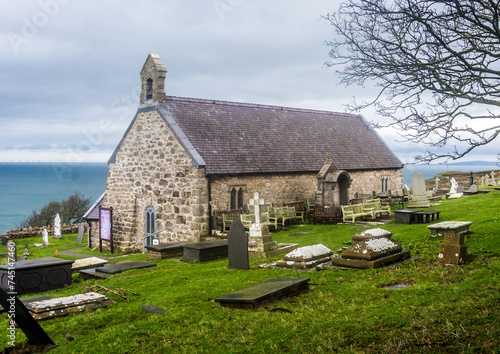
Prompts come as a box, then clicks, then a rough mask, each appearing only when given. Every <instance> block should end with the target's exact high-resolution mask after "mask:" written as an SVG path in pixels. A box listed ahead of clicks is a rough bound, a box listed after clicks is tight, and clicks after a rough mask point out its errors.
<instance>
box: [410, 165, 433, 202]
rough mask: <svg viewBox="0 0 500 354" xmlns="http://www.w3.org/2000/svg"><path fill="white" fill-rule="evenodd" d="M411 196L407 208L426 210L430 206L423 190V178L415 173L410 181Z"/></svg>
mask: <svg viewBox="0 0 500 354" xmlns="http://www.w3.org/2000/svg"><path fill="white" fill-rule="evenodd" d="M411 183H412V188H413V196H412V200H411V202H410V204H408V208H428V207H430V206H431V203H430V202H429V198H427V192H426V190H425V178H424V176H423V175H422V174H421V173H416V174H414V175H413V177H412V179H411Z"/></svg>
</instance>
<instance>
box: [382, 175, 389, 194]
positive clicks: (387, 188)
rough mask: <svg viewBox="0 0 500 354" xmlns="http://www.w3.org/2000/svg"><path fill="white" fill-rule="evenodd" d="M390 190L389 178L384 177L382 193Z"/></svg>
mask: <svg viewBox="0 0 500 354" xmlns="http://www.w3.org/2000/svg"><path fill="white" fill-rule="evenodd" d="M388 190H389V177H382V192H387V191H388Z"/></svg>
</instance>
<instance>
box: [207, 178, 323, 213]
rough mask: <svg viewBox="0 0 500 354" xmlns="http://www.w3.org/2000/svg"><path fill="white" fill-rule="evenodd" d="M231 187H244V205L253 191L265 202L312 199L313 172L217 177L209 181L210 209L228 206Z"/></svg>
mask: <svg viewBox="0 0 500 354" xmlns="http://www.w3.org/2000/svg"><path fill="white" fill-rule="evenodd" d="M233 188H236V189H239V188H243V204H244V205H245V206H246V205H247V204H248V201H249V199H251V198H253V196H254V193H255V192H259V194H260V197H261V198H263V199H264V200H265V202H266V203H268V202H270V203H273V204H274V205H283V203H286V202H293V201H298V200H303V199H306V198H314V193H315V191H316V173H303V174H277V175H235V176H224V177H219V178H217V179H216V180H214V181H212V182H211V194H212V210H228V209H230V199H231V190H232V189H233Z"/></svg>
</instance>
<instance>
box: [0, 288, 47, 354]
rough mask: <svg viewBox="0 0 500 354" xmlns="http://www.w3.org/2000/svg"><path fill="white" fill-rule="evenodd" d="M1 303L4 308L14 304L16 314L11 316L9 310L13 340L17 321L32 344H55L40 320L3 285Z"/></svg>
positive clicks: (9, 329)
mask: <svg viewBox="0 0 500 354" xmlns="http://www.w3.org/2000/svg"><path fill="white" fill-rule="evenodd" d="M0 305H2V306H3V308H4V309H10V308H11V306H12V305H14V313H13V315H14V316H11V313H10V312H9V324H10V327H8V331H9V333H10V335H12V337H9V336H8V337H9V339H11V338H12V341H14V340H15V338H16V336H15V330H16V329H15V326H14V322H15V323H16V324H17V325H18V326H19V327H20V328H21V329H22V330H23V332H24V334H25V335H26V337H27V338H28V342H29V343H30V344H33V345H42V346H48V345H54V342H52V340H51V339H50V337H49V336H48V335H47V333H45V331H44V330H43V329H42V327H40V325H39V324H38V322H36V321H35V319H34V318H33V317H32V316H31V314H30V312H29V311H28V309H27V308H26V306H24V304H23V303H22V302H21V300H19V299H18V298H17V297H16V296H14V295H10V294H8V292H7V289H6V288H5V287H4V286H3V285H0Z"/></svg>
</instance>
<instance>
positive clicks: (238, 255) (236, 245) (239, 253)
mask: <svg viewBox="0 0 500 354" xmlns="http://www.w3.org/2000/svg"><path fill="white" fill-rule="evenodd" d="M227 247H228V258H229V261H228V268H229V269H241V270H248V269H250V265H249V263H248V234H247V232H246V230H245V227H244V226H243V224H242V223H241V220H240V219H234V220H233V222H232V224H231V228H230V229H229V232H228V234H227Z"/></svg>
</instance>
